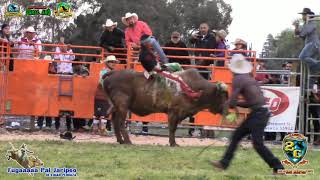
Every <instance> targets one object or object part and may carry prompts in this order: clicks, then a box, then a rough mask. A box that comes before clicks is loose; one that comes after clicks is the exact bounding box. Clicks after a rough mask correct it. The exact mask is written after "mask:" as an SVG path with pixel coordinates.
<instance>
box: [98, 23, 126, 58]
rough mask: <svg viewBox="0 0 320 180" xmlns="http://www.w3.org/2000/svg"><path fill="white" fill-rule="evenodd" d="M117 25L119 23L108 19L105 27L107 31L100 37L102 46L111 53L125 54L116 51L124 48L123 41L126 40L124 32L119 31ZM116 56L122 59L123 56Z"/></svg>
mask: <svg viewBox="0 0 320 180" xmlns="http://www.w3.org/2000/svg"><path fill="white" fill-rule="evenodd" d="M117 25H118V23H116V22H113V21H112V20H111V19H107V21H106V24H105V25H104V27H105V30H104V31H103V33H102V35H101V37H100V46H101V47H103V48H104V49H105V50H106V51H107V52H109V53H123V51H121V50H115V48H124V45H123V39H124V38H125V35H124V32H123V31H122V30H121V29H119V28H118V27H117ZM115 56H116V57H122V56H121V55H115ZM123 63H125V61H123Z"/></svg>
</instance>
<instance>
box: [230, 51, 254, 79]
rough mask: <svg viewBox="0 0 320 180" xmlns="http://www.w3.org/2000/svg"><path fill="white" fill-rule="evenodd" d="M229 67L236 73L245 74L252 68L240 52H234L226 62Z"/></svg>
mask: <svg viewBox="0 0 320 180" xmlns="http://www.w3.org/2000/svg"><path fill="white" fill-rule="evenodd" d="M228 67H229V69H230V70H231V71H232V72H233V73H236V74H247V73H250V72H251V71H252V69H253V67H252V64H251V63H250V62H249V61H247V60H246V59H245V57H244V56H243V55H242V54H235V55H233V56H232V58H231V60H230V64H228Z"/></svg>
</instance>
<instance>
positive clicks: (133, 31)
mask: <svg viewBox="0 0 320 180" xmlns="http://www.w3.org/2000/svg"><path fill="white" fill-rule="evenodd" d="M121 20H122V23H123V24H125V25H126V26H127V28H126V29H125V39H126V45H127V47H129V46H131V47H134V48H135V47H138V46H139V45H140V38H141V36H142V35H144V34H146V35H149V36H152V31H151V29H150V27H149V26H148V24H147V23H145V22H143V21H139V18H138V15H137V14H136V13H130V12H128V13H126V14H125V16H124V17H122V18H121Z"/></svg>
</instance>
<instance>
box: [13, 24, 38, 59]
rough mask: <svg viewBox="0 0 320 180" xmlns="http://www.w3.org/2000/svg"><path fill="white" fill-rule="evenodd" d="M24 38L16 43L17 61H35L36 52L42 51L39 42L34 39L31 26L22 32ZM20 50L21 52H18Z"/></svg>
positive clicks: (34, 34)
mask: <svg viewBox="0 0 320 180" xmlns="http://www.w3.org/2000/svg"><path fill="white" fill-rule="evenodd" d="M23 34H24V37H22V38H21V39H20V41H18V47H17V48H18V51H19V55H18V56H17V58H19V59H35V58H36V57H35V55H36V54H37V52H41V51H42V46H41V41H40V39H38V38H36V31H35V29H34V28H33V27H32V26H29V27H28V28H27V29H25V30H24V32H23ZM19 49H21V50H19Z"/></svg>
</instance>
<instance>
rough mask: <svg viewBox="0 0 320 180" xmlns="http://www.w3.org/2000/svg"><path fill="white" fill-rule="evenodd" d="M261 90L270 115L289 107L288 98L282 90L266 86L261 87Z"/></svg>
mask: <svg viewBox="0 0 320 180" xmlns="http://www.w3.org/2000/svg"><path fill="white" fill-rule="evenodd" d="M262 90H263V92H264V96H265V101H266V105H267V107H268V108H269V110H270V112H271V113H272V116H276V115H278V114H281V113H282V112H284V111H285V110H286V109H287V108H288V107H289V98H288V96H287V95H286V94H284V93H283V92H281V91H277V90H274V89H268V88H262Z"/></svg>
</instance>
